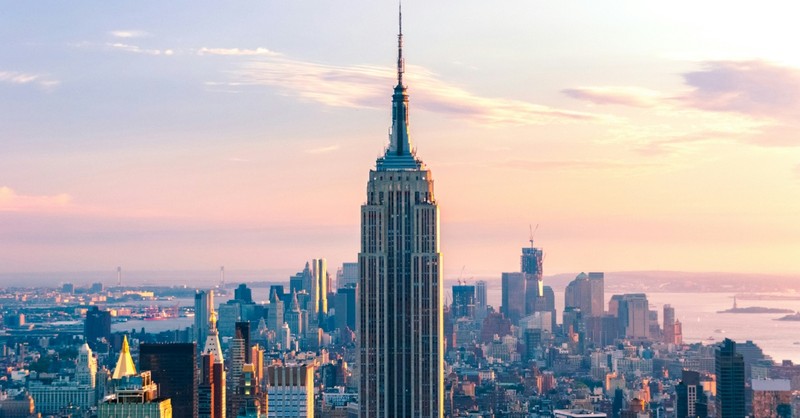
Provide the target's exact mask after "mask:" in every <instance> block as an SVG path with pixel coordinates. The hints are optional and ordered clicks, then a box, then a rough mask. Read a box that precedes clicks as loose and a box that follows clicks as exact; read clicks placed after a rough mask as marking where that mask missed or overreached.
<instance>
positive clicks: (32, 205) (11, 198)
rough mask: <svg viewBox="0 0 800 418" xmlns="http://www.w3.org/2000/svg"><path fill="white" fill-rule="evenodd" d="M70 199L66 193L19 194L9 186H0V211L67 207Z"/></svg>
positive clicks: (40, 210) (42, 210) (28, 210)
mask: <svg viewBox="0 0 800 418" xmlns="http://www.w3.org/2000/svg"><path fill="white" fill-rule="evenodd" d="M71 200H72V198H71V197H70V195H68V194H66V193H62V194H58V195H53V196H35V195H21V194H18V193H17V192H16V191H14V189H12V188H10V187H7V186H2V187H0V212H44V211H52V210H56V209H63V208H66V207H68V206H69V205H70V202H71Z"/></svg>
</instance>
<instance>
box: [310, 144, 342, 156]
mask: <svg viewBox="0 0 800 418" xmlns="http://www.w3.org/2000/svg"><path fill="white" fill-rule="evenodd" d="M339 148H341V147H340V146H339V144H336V145H329V146H326V147H319V148H311V149H307V150H306V153H308V154H327V153H329V152H333V151H337V150H338V149H339Z"/></svg>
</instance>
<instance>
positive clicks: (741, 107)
mask: <svg viewBox="0 0 800 418" xmlns="http://www.w3.org/2000/svg"><path fill="white" fill-rule="evenodd" d="M683 78H684V81H685V82H686V84H687V85H688V86H689V87H691V88H692V90H691V92H689V93H688V94H686V95H685V96H683V97H681V98H680V101H681V102H682V103H683V104H684V105H686V106H691V107H694V108H697V109H703V110H709V111H715V112H736V113H742V114H745V115H751V116H757V117H767V118H775V117H783V116H792V117H797V116H798V115H800V68H795V67H788V66H782V65H777V64H773V63H769V62H766V61H757V60H756V61H716V62H707V63H705V65H704V68H703V69H702V70H700V71H692V72H688V73H685V74H684V75H683Z"/></svg>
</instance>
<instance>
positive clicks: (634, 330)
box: [609, 293, 650, 339]
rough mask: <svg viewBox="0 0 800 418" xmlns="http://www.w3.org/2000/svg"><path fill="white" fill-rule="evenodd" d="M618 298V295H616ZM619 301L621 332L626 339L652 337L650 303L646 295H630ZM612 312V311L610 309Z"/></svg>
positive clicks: (622, 297)
mask: <svg viewBox="0 0 800 418" xmlns="http://www.w3.org/2000/svg"><path fill="white" fill-rule="evenodd" d="M614 296H617V295H614ZM615 300H616V301H617V305H616V306H617V317H618V318H619V332H620V333H621V335H624V336H625V337H626V338H631V339H647V338H649V337H650V327H649V315H650V311H649V307H650V305H649V303H648V301H647V295H645V294H644V293H630V294H625V295H622V296H620V297H619V298H617V299H614V298H612V301H615ZM609 310H611V309H609Z"/></svg>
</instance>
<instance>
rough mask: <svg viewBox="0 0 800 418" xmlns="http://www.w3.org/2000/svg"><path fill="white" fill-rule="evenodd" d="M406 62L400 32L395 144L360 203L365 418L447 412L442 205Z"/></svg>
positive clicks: (371, 176) (380, 160)
mask: <svg viewBox="0 0 800 418" xmlns="http://www.w3.org/2000/svg"><path fill="white" fill-rule="evenodd" d="M401 21H402V19H401ZM403 67H404V65H403V35H402V30H401V31H400V33H399V35H398V57H397V86H395V88H394V95H393V96H392V131H391V137H390V143H389V146H388V147H387V148H386V153H385V154H384V156H383V157H380V158H378V160H377V161H376V167H375V169H374V170H371V171H370V173H369V181H368V183H367V203H366V204H364V205H363V206H361V252H360V254H359V257H358V262H359V341H358V344H359V348H360V358H359V368H360V374H359V375H360V381H359V397H360V402H359V407H360V414H359V415H360V416H361V417H362V418H373V417H442V416H443V415H444V336H443V314H442V293H441V284H442V283H441V269H442V265H441V254H440V253H439V210H438V206H437V205H436V200H435V199H434V197H433V179H432V178H431V172H430V170H428V169H427V168H426V167H425V165H424V164H423V163H422V161H420V160H419V159H418V158H417V157H416V151H415V150H414V149H413V148H412V145H411V140H410V138H409V134H408V94H407V91H406V86H405V85H404V84H403Z"/></svg>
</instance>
